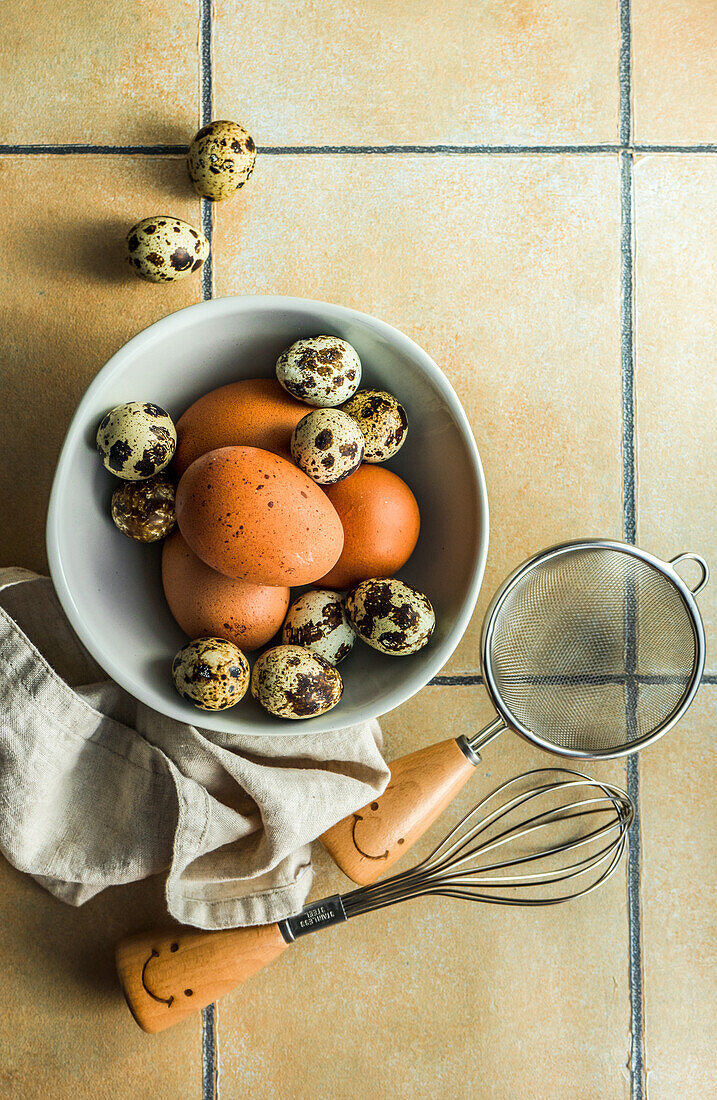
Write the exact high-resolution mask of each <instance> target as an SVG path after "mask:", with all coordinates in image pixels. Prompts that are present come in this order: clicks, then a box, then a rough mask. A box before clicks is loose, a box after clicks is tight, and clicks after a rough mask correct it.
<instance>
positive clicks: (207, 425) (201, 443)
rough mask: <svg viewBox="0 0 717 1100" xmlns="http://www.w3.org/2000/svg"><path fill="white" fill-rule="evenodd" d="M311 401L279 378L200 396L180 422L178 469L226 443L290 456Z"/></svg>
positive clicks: (180, 471)
mask: <svg viewBox="0 0 717 1100" xmlns="http://www.w3.org/2000/svg"><path fill="white" fill-rule="evenodd" d="M304 416H306V405H304V404H303V403H302V402H301V401H297V400H296V398H295V397H292V396H291V394H289V393H287V392H286V390H284V389H282V387H281V386H280V385H279V383H278V382H277V380H276V378H243V379H242V380H241V381H240V382H230V383H229V384H228V385H226V386H219V388H218V389H216V390H211V391H210V392H209V393H205V394H204V395H203V396H202V397H200V398H198V400H196V401H195V402H194V404H193V405H190V406H189V408H188V409H187V410H186V412H184V413H182V415H181V416H180V418H179V420H178V421H177V450H176V451H175V454H174V470H175V472H176V474H177V477H181V476H182V474H183V473H184V471H185V470H186V469H187V467H188V466H191V464H192V463H193V462H194V460H195V459H197V458H200V457H201V455H204V454H207V452H208V451H216V450H218V449H219V448H220V447H236V446H244V447H260V448H261V450H263V451H273V452H274V453H275V454H279V455H281V456H282V457H283V458H290V457H291V451H290V449H289V445H290V443H291V433H292V432H293V430H294V428H295V427H296V425H297V424H298V423H299V421H300V420H301V418H302V417H304Z"/></svg>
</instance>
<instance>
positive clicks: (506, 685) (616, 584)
mask: <svg viewBox="0 0 717 1100" xmlns="http://www.w3.org/2000/svg"><path fill="white" fill-rule="evenodd" d="M685 560H690V561H692V562H693V563H695V564H696V565H697V566H698V567H699V569H700V572H701V577H700V580H699V582H698V583H697V584H696V585H695V586H694V587H693V588H690V587H689V586H688V585H687V584H686V583H685V581H684V580H683V579H682V577H681V576H680V575H679V574H678V572H677V569H676V566H677V565H678V564H679V563H680V562H682V561H685ZM708 578H709V570H708V568H707V565H706V563H705V562H704V561H703V559H702V558H701V557H700V556H699V554H680V555H679V556H678V557H676V558H673V559H672V561H670V562H664V561H660V559H659V558H655V557H653V556H652V555H651V554H647V553H646V552H645V551H644V550H638V549H637V547H636V546H628V545H626V544H624V543H621V542H612V541H610V540H607V539H583V540H581V541H579V542H570V543H565V544H564V545H562V546H554V547H552V549H550V550H543V551H542V552H541V553H539V554H537V555H536V556H535V557H533V558H531V559H530V560H529V561H527V562H525V563H524V564H523V565H521V566H520V568H519V569H516V571H515V573H513V574H512V575H511V576H510V577H508V579H507V581H505V583H504V584H503V585H502V587H501V588H500V589H499V590H498V592H497V593H496V595H495V597H494V598H493V600H492V602H491V604H490V607H489V608H488V611H487V613H486V617H485V620H484V623H483V638H482V648H481V665H482V668H483V677H484V680H485V685H486V688H487V690H488V692H489V694H490V697H491V700H492V702H493V705H494V706H495V709H496V711H497V715H498V716H497V717H496V718H494V719H493V721H492V722H490V723H489V724H488V725H487V726H486V727H485V728H484V729H481V730H479V731H478V732H477V733H475V734H473V736H469V735H466V734H461V736H460V737H456V738H452V737H450V738H448V739H447V740H445V741H439V742H438V743H437V744H435V745H429V746H427V747H425V748H422V749H418V750H417V751H416V752H412V753H410V754H409V755H408V756H403V757H401V758H400V759H399V760H394V761H392V762H391V781H390V783H389V785H388V787H387V788H386V790H385V791H384V792H383V794H381V795H379V796H378V798H375V799H374V800H373V802H371V803H370V804H369V805H368V806H364V807H363V808H362V809H360V810H359V812H358V813H354V814H350V815H349V816H348V817H346V818H344V819H343V820H342V821H339V822H337V823H336V825H333V826H332V827H331V828H330V829H328V830H327V831H326V832H325V833H324V834H323V835H322V837H321V840H322V843H323V845H324V847H325V848H326V850H327V851H328V852H329V853H330V854H331V855H332V856H333V858H334V859H335V860H336V862H337V863H338V865H339V867H340V868H341V869H342V871H344V872H345V874H347V875H348V876H349V878H352V879H353V880H354V882H358V883H361V884H362V885H366V884H367V883H371V882H375V881H376V879H377V878H379V877H380V876H381V875H383V874H385V873H386V871H387V870H388V868H389V867H391V866H393V864H394V863H395V862H396V861H397V860H398V859H400V858H401V856H402V855H405V853H406V852H407V851H408V850H409V849H410V847H411V845H412V844H413V843H415V841H416V840H417V839H418V837H420V836H421V835H422V834H423V833H424V832H425V830H426V829H427V828H428V827H429V825H431V824H432V823H433V822H434V821H435V820H436V818H437V817H438V815H439V814H440V813H442V812H443V810H444V809H445V808H446V806H447V805H448V804H449V802H450V801H451V800H452V799H453V798H454V797H455V795H456V794H457V792H458V791H459V790H460V789H461V788H462V787H463V785H464V784H465V783H466V782H467V781H468V779H469V777H470V775H471V773H472V772H473V766H475V765H477V764H479V763H480V760H481V752H482V750H483V748H484V746H486V745H488V744H490V742H492V741H493V740H494V738H496V737H498V735H499V734H501V733H503V732H504V731H505V730H515V731H516V732H517V733H520V734H522V736H523V737H525V738H526V739H527V740H528V741H531V742H532V743H533V744H534V745H537V746H538V747H539V748H541V749H547V751H548V752H552V753H556V754H557V755H559V756H577V757H586V758H590V759H595V758H597V757H610V756H625V755H627V754H628V753H633V752H636V751H637V750H638V749H641V748H644V746H645V745H649V744H651V743H652V742H653V741H655V740H657V738H658V737H660V736H661V735H662V734H663V733H665V732H666V731H667V730H668V729H670V727H671V726H673V725H674V724H675V722H677V720H678V719H679V718H680V717H681V716H682V715H683V714H684V713H685V711H686V710H687V708H688V706H689V705H690V703H691V702H692V700H693V698H694V696H695V692H696V691H697V688H698V686H699V682H700V678H701V676H702V671H703V669H704V664H705V636H704V629H703V627H702V620H701V618H700V613H699V611H698V609H697V604H696V602H695V599H694V596H695V594H696V593H697V592H700V591H701V590H702V588H703V587H704V586H705V584H706V583H707V580H708ZM472 765H473V766H472ZM357 826H359V838H360V839H359V838H357Z"/></svg>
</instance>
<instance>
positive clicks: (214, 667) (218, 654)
mask: <svg viewBox="0 0 717 1100" xmlns="http://www.w3.org/2000/svg"><path fill="white" fill-rule="evenodd" d="M172 678H173V680H174V686H175V687H176V689H177V691H178V692H179V694H180V695H181V696H182V698H183V699H186V700H187V702H189V703H194V706H195V707H201V709H202V710H226V709H227V707H233V706H234V704H235V703H238V702H239V700H240V699H243V698H244V696H245V695H246V690H247V688H248V687H249V662H248V661H247V659H246V657H245V656H244V654H243V653H242V651H241V650H240V649H238V648H237V647H236V646H235V645H234V643H233V642H228V641H227V640H226V639H225V638H197V639H196V640H195V641H193V642H188V643H187V645H185V646H182V648H181V649H180V650H179V653H177V655H176V657H175V658H174V660H173V661H172Z"/></svg>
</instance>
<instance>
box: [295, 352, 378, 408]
mask: <svg viewBox="0 0 717 1100" xmlns="http://www.w3.org/2000/svg"><path fill="white" fill-rule="evenodd" d="M276 377H277V378H278V379H279V381H280V382H281V384H282V386H283V387H284V389H285V390H286V391H287V392H288V393H290V394H292V395H293V396H294V397H298V398H299V400H300V401H305V402H306V404H307V405H316V406H318V407H319V408H331V407H333V406H335V405H341V404H342V403H343V402H344V401H347V400H348V399H349V397H351V396H352V395H353V394H354V393H355V392H356V390H357V389H358V387H359V385H360V384H361V360H360V359H359V357H358V355H357V353H356V351H355V350H354V349H353V348H352V347H351V345H350V344H347V343H346V341H345V340H340V339H339V338H338V336H309V337H307V338H306V339H304V340H297V341H296V342H295V343H293V344H292V345H291V347H288V348H287V349H286V351H283V352H282V353H281V355H280V356H279V358H278V359H277V361H276Z"/></svg>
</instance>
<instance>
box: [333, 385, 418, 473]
mask: <svg viewBox="0 0 717 1100" xmlns="http://www.w3.org/2000/svg"><path fill="white" fill-rule="evenodd" d="M342 410H343V412H345V413H348V415H349V416H351V417H353V419H354V420H355V421H356V423H357V424H358V426H359V428H360V429H361V431H362V432H363V437H364V440H365V444H366V449H365V452H364V462H385V461H386V459H388V458H391V456H392V455H395V454H396V452H397V451H399V450H400V449H401V447H402V446H403V444H404V441H405V439H406V433H407V432H408V417H407V416H406V410H405V409H404V407H403V405H401V404H400V403H399V402H398V401H397V400H396V398H395V397H394V396H393V394H391V393H386V391H385V390H359V392H358V393H357V394H356V395H355V396H354V397H352V398H351V400H350V401H347V402H346V404H345V405H343V406H342Z"/></svg>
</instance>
